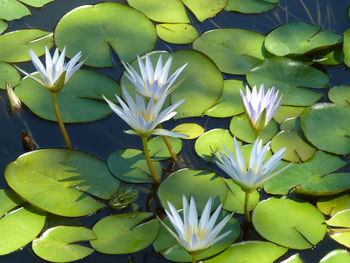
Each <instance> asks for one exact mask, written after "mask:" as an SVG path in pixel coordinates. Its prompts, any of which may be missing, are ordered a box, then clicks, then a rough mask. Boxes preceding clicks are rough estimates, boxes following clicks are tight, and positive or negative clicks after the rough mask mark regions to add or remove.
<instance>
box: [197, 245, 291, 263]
mask: <svg viewBox="0 0 350 263" xmlns="http://www.w3.org/2000/svg"><path fill="white" fill-rule="evenodd" d="M287 250H288V249H286V248H284V247H280V246H277V245H275V244H273V243H270V242H263V241H243V242H239V243H236V244H233V245H232V246H231V247H229V248H228V249H226V250H225V251H224V252H223V253H221V254H220V255H218V256H216V257H214V258H212V259H209V260H205V261H204V262H205V263H232V262H237V263H238V262H239V263H251V262H255V261H256V260H257V259H259V262H260V263H273V262H275V260H276V259H278V258H279V257H281V256H282V255H284V254H285V253H286V252H287Z"/></svg>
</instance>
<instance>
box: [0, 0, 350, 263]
mask: <svg viewBox="0 0 350 263" xmlns="http://www.w3.org/2000/svg"><path fill="white" fill-rule="evenodd" d="M98 2H107V1H96V0H56V1H55V2H53V3H50V4H48V5H46V6H45V7H44V8H43V9H34V8H32V9H31V11H32V13H33V15H32V16H28V17H25V18H23V19H21V20H18V21H12V22H10V23H9V29H8V31H13V30H16V29H24V28H41V29H45V30H48V31H53V30H54V27H55V25H56V23H57V22H58V20H59V19H60V18H61V17H62V16H63V15H64V14H65V13H67V12H68V11H70V10H72V9H74V8H75V7H78V6H81V5H85V4H94V3H98ZM119 2H124V1H119ZM349 5H350V0H347V1H344V0H342V1H335V0H333V1H332V0H289V1H288V0H281V3H280V5H279V7H278V8H276V9H274V10H272V11H270V12H268V13H265V14H258V15H243V14H238V13H233V12H225V11H224V12H221V13H220V14H218V15H217V16H216V17H214V18H212V19H208V20H206V21H204V22H203V23H199V22H198V21H196V19H195V18H194V17H193V16H191V19H192V24H193V25H194V26H195V27H196V29H197V30H198V31H199V32H204V31H207V30H209V29H215V28H244V29H249V30H254V31H258V32H261V33H263V34H266V33H268V32H270V31H271V30H272V29H274V28H275V27H277V26H278V25H281V24H284V23H288V22H292V21H306V22H311V23H314V24H319V25H321V26H322V28H323V29H328V28H330V29H332V30H334V31H335V32H337V33H343V32H344V31H345V30H346V29H347V28H349V27H350V23H349V21H348V19H347V8H348V6H349ZM116 26H118V18H116ZM183 48H190V45H176V46H175V45H170V44H167V43H165V42H162V41H160V40H158V42H157V45H156V48H155V50H167V51H174V50H177V49H183ZM115 65H116V66H115V67H114V68H106V69H103V70H99V71H100V72H102V73H104V74H106V75H109V76H110V77H112V78H113V79H115V80H116V81H118V80H119V77H120V74H121V72H122V68H121V66H120V62H119V61H118V58H117V57H115ZM21 66H23V67H24V68H25V69H27V70H28V71H29V72H32V71H34V69H33V68H32V67H31V65H30V64H29V63H27V64H23V65H21ZM321 70H323V71H326V72H327V73H328V74H329V76H330V78H331V80H330V86H333V85H336V84H350V71H349V70H348V69H346V68H345V67H344V66H336V67H322V68H321ZM225 78H240V79H242V77H238V76H225ZM1 95H2V96H1V101H2V103H1V111H0V122H1V127H2V128H1V129H0V145H1V147H0V151H1V158H0V169H1V171H3V170H4V169H5V167H6V165H7V164H8V163H9V162H10V161H13V160H14V159H15V158H16V157H17V156H19V155H21V154H22V153H23V152H24V150H23V146H22V137H21V133H22V131H24V130H25V131H27V132H28V133H29V134H30V135H31V136H32V138H33V139H34V140H35V141H36V143H37V144H38V145H39V147H40V148H57V147H64V142H63V140H62V138H61V134H60V133H59V130H58V127H57V125H56V123H54V122H48V121H44V120H41V119H40V118H38V117H36V116H35V115H33V114H32V113H31V112H30V111H29V110H28V109H26V108H24V109H23V110H22V111H21V112H20V113H19V114H16V115H10V114H9V113H8V105H7V101H6V97H5V96H4V93H2V94H1ZM325 100H326V99H325ZM191 121H195V122H197V123H199V124H201V125H202V126H203V127H204V128H205V129H206V130H209V129H212V128H227V127H228V123H229V119H228V118H227V119H221V120H218V119H213V118H209V117H202V118H193V119H192V118H191V119H182V120H178V121H176V122H175V121H172V122H169V123H167V124H166V126H167V127H173V126H175V125H176V124H179V123H185V122H191ZM67 129H68V131H69V134H70V136H71V139H72V142H73V144H74V146H75V147H76V149H78V150H81V151H85V152H89V153H92V154H93V155H95V156H98V157H100V158H102V159H104V160H106V159H107V157H108V156H109V154H110V153H112V152H113V151H115V150H117V149H119V148H126V147H128V148H132V147H133V148H135V147H137V148H140V147H141V143H140V140H139V138H138V137H136V136H130V135H127V134H124V133H123V132H122V131H123V130H125V129H127V126H126V124H124V123H123V122H122V121H121V120H120V119H119V118H117V116H115V115H111V116H109V117H107V118H105V119H103V120H100V121H96V122H91V123H83V124H70V125H67ZM193 144H194V142H193V141H186V142H184V147H183V151H182V153H181V154H180V158H181V159H182V160H183V161H184V164H185V165H186V166H187V167H193V168H198V169H203V168H209V169H213V170H215V167H213V166H210V165H208V164H207V163H205V162H204V161H202V160H200V159H199V158H198V157H197V156H196V154H195V153H194V150H193ZM0 187H1V188H4V187H7V184H6V182H5V180H4V178H3V176H1V177H0ZM142 187H144V188H145V187H146V188H147V187H148V186H142ZM262 196H263V195H262ZM146 199H147V194H142V195H141V198H139V200H138V204H139V205H140V208H141V209H143V210H144V209H145V208H144V204H145V201H146ZM310 201H311V202H313V201H314V200H313V199H310ZM111 213H115V212H114V211H111V210H109V209H104V210H102V211H100V212H99V213H98V214H95V215H92V216H90V217H86V218H83V219H74V220H70V221H64V222H63V223H65V224H84V225H85V226H87V227H92V226H93V225H94V224H95V223H96V222H97V221H98V220H99V219H101V218H102V217H104V216H106V215H108V214H111ZM243 238H244V239H246V238H249V239H251V240H252V239H261V237H259V235H258V234H257V233H255V232H254V231H253V230H252V229H248V230H247V231H245V233H244V235H242V237H241V239H243ZM341 247H342V246H340V245H339V244H337V243H335V242H334V241H332V240H331V239H330V238H326V239H325V240H324V241H322V242H320V243H319V244H318V246H317V247H316V248H314V249H311V250H307V251H298V252H299V253H300V254H301V257H302V259H303V260H304V262H305V263H315V262H318V261H319V260H320V258H322V257H323V256H324V255H325V254H326V253H327V252H329V251H331V250H333V249H335V248H341ZM294 253H296V251H292V250H290V251H289V252H288V253H287V254H286V255H285V256H284V257H283V259H285V258H287V257H288V256H290V255H292V254H294ZM258 261H259V259H257V262H258ZM0 262H1V263H35V262H46V261H45V260H42V259H40V258H38V257H36V256H35V255H34V253H33V252H32V250H31V248H30V245H29V246H27V247H25V248H23V249H22V250H20V251H17V252H14V253H11V254H9V255H6V256H1V257H0ZM77 262H79V263H112V262H113V263H121V262H128V263H129V262H135V263H141V262H142V263H150V262H168V261H166V260H164V259H163V257H162V256H161V255H158V254H157V253H155V252H154V251H153V248H152V247H149V248H148V249H145V250H143V251H141V252H138V253H135V254H130V255H105V254H101V253H98V252H95V253H94V254H92V255H91V256H89V257H88V258H86V259H83V260H80V261H77Z"/></svg>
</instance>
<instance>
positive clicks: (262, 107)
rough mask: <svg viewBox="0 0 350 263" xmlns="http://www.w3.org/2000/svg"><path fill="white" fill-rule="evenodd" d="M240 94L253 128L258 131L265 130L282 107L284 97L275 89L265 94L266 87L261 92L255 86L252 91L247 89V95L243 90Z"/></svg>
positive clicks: (261, 87)
mask: <svg viewBox="0 0 350 263" xmlns="http://www.w3.org/2000/svg"><path fill="white" fill-rule="evenodd" d="M240 92H241V96H242V100H243V104H244V108H245V110H246V112H247V114H248V116H249V118H250V123H251V124H252V126H253V128H254V129H255V130H257V131H261V130H263V129H264V128H265V127H266V126H267V125H268V123H269V122H270V120H271V119H272V117H273V115H274V114H275V112H276V111H277V110H278V108H279V107H280V103H281V99H282V96H278V90H275V87H272V88H271V89H269V90H268V91H267V92H266V94H265V90H264V85H261V86H260V89H259V91H257V88H256V87H255V86H254V87H253V89H252V91H250V89H249V87H246V94H244V92H243V91H242V90H240Z"/></svg>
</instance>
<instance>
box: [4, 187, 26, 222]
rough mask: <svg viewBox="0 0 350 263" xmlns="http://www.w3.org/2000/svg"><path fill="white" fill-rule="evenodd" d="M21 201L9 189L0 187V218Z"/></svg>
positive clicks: (21, 201)
mask: <svg viewBox="0 0 350 263" xmlns="http://www.w3.org/2000/svg"><path fill="white" fill-rule="evenodd" d="M23 202H24V201H23V200H22V199H21V198H20V197H19V196H18V195H17V194H16V193H15V192H13V191H12V190H11V189H0V204H1V205H0V218H2V217H3V216H4V215H5V214H6V213H7V212H9V211H10V210H12V209H14V208H16V207H17V206H19V205H20V204H22V203H23Z"/></svg>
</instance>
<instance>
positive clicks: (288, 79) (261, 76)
mask: <svg viewBox="0 0 350 263" xmlns="http://www.w3.org/2000/svg"><path fill="white" fill-rule="evenodd" d="M247 80H248V83H249V85H250V86H258V87H260V85H261V84H264V85H265V87H267V88H270V87H272V86H275V87H276V88H277V89H278V90H279V91H280V93H281V94H283V97H282V104H283V105H291V106H308V105H311V104H313V103H315V102H316V101H318V100H319V99H320V98H321V97H322V95H321V94H319V93H317V92H314V91H311V90H308V89H304V88H316V89H319V88H325V87H326V86H327V83H328V80H329V77H328V75H327V74H325V73H323V72H321V71H319V70H318V69H316V68H313V67H311V66H308V65H306V64H304V63H302V62H300V61H297V60H292V59H290V58H285V57H273V58H269V59H266V60H265V61H264V62H261V63H259V64H257V65H256V66H255V67H254V68H252V69H251V70H250V71H249V72H248V73H247ZM302 87H303V88H302Z"/></svg>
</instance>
